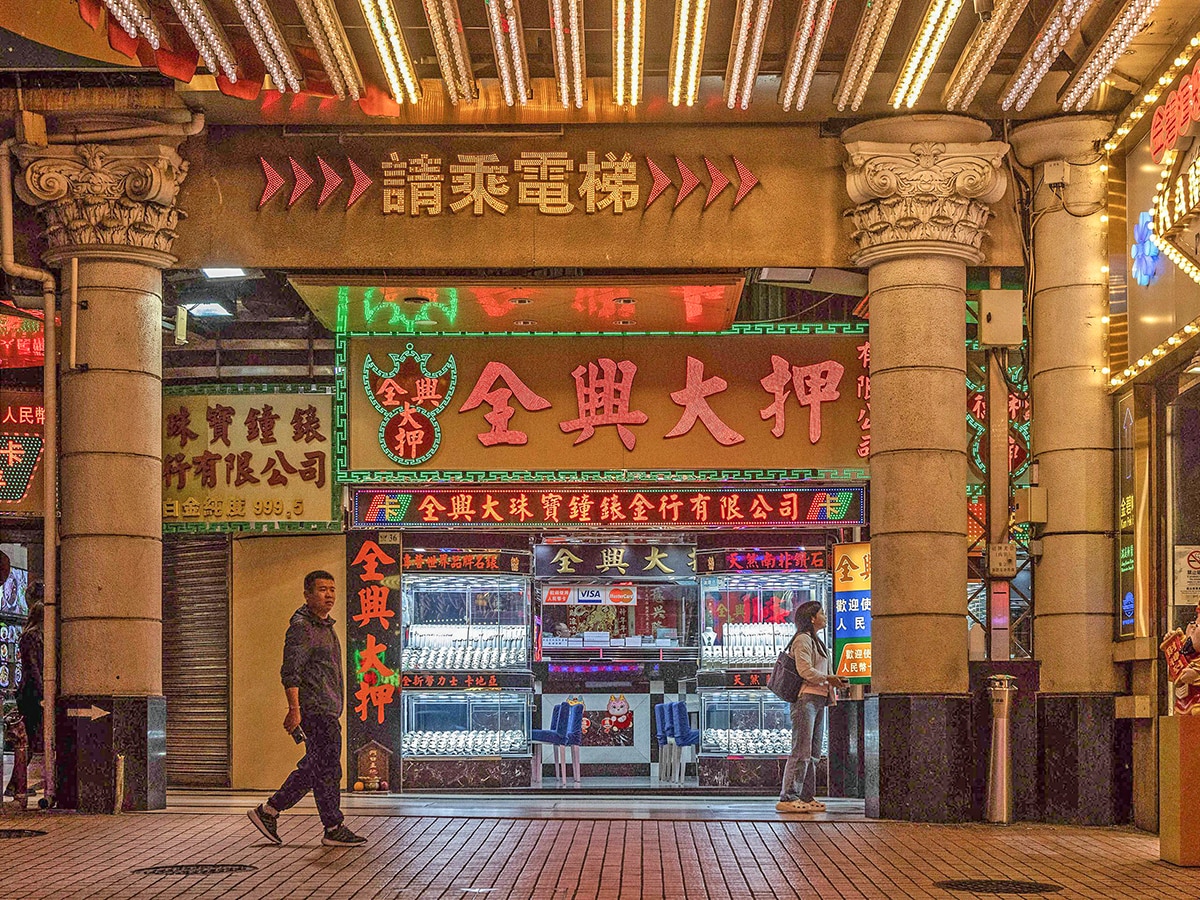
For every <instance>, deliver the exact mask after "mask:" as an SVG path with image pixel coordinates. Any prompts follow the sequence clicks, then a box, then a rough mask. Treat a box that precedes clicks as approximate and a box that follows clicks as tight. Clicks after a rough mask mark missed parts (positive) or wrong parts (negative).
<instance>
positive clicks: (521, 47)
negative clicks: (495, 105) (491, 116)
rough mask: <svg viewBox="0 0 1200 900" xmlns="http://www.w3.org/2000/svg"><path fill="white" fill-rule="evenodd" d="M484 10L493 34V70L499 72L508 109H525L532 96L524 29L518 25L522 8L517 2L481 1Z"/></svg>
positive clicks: (506, 0) (503, 0) (504, 0)
mask: <svg viewBox="0 0 1200 900" xmlns="http://www.w3.org/2000/svg"><path fill="white" fill-rule="evenodd" d="M483 6H484V9H486V10H487V17H488V31H489V32H490V33H491V35H492V51H493V52H494V53H495V54H496V71H497V72H499V73H500V88H501V90H502V91H503V92H504V102H505V103H507V104H508V105H509V106H512V105H513V104H514V103H518V102H519V103H520V104H521V105H522V106H524V105H525V104H526V103H528V102H529V98H530V95H531V91H530V87H529V62H528V60H526V58H525V30H524V28H523V27H522V26H521V6H520V4H519V3H518V2H517V0H483Z"/></svg>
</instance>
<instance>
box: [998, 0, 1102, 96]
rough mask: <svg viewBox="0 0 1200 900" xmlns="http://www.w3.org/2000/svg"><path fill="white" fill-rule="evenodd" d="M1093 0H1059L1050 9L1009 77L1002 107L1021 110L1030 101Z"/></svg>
mask: <svg viewBox="0 0 1200 900" xmlns="http://www.w3.org/2000/svg"><path fill="white" fill-rule="evenodd" d="M1094 2H1095V0H1058V2H1057V3H1055V4H1054V9H1052V10H1051V11H1050V15H1049V16H1048V17H1047V19H1046V22H1045V24H1044V25H1043V26H1042V30H1041V31H1040V32H1039V33H1038V36H1037V39H1036V40H1035V41H1034V42H1033V44H1032V46H1030V48H1029V49H1028V50H1027V51H1025V56H1024V57H1022V59H1021V62H1020V64H1019V65H1018V66H1017V71H1016V72H1015V73H1014V74H1013V77H1012V78H1011V79H1009V82H1008V84H1007V85H1006V86H1005V89H1004V93H1003V94H1002V95H1001V97H1000V105H1001V106H1002V107H1004V109H1006V110H1007V109H1013V108H1016V109H1017V110H1022V109H1024V108H1025V105H1026V104H1027V103H1029V100H1030V98H1031V97H1032V96H1033V92H1034V91H1036V90H1037V88H1038V85H1040V84H1041V83H1042V79H1043V78H1045V77H1046V73H1047V72H1049V71H1050V67H1051V66H1052V65H1054V61H1055V60H1056V59H1058V56H1059V54H1060V53H1062V51H1063V48H1064V47H1066V46H1067V42H1068V41H1069V40H1070V39H1071V36H1072V35H1074V34H1075V32H1076V31H1078V30H1079V23H1080V22H1082V21H1083V17H1084V15H1085V14H1086V13H1087V11H1088V10H1089V9H1091V8H1092V4H1093V3H1094Z"/></svg>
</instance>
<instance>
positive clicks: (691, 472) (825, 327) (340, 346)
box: [333, 322, 868, 485]
mask: <svg viewBox="0 0 1200 900" xmlns="http://www.w3.org/2000/svg"><path fill="white" fill-rule="evenodd" d="M748 334H768V335H814V334H823V335H831V334H832V335H866V334H868V325H867V323H866V322H802V323H799V324H793V323H784V322H750V323H735V324H734V325H733V327H732V328H731V329H730V330H728V331H639V332H629V333H628V334H626V333H621V334H614V333H613V332H611V331H573V332H565V331H563V332H520V333H516V332H505V333H504V334H503V336H507V337H556V338H578V337H628V336H631V335H632V336H638V337H734V336H739V335H748ZM421 336H422V337H430V338H495V337H498V336H501V335H499V334H497V333H491V332H486V333H485V332H431V333H429V334H423V335H421ZM388 337H390V338H404V339H408V338H411V337H413V335H407V334H394V333H392V332H384V333H367V332H347V333H338V334H336V335H334V345H335V352H336V357H337V359H336V364H335V368H334V371H335V394H334V400H333V420H334V432H335V433H336V435H337V446H336V447H335V448H334V470H335V477H336V478H337V480H338V482H340V483H342V484H351V485H352V484H423V483H428V482H438V481H459V482H465V483H470V484H493V483H506V482H508V483H512V482H563V481H578V482H588V483H591V482H623V481H639V482H643V481H644V482H672V481H673V482H712V481H763V480H769V479H781V480H787V481H796V480H801V479H815V480H821V481H865V480H867V478H868V470H867V469H865V468H841V469H629V470H625V469H517V470H511V471H509V470H505V471H489V470H482V469H479V470H476V469H462V470H458V469H421V470H418V471H412V472H402V471H393V470H390V469H385V470H372V469H351V468H350V459H349V427H348V416H347V410H348V395H347V379H348V366H347V363H348V362H349V359H348V357H349V351H350V339H351V338H388Z"/></svg>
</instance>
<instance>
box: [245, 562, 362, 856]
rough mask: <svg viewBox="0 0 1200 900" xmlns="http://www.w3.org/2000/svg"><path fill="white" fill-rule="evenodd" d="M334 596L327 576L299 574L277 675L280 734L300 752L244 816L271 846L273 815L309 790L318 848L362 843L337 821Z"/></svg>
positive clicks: (338, 691)
mask: <svg viewBox="0 0 1200 900" xmlns="http://www.w3.org/2000/svg"><path fill="white" fill-rule="evenodd" d="M336 598H337V587H336V584H335V583H334V580H333V576H332V575H330V574H329V573H328V572H325V571H321V570H320V569H318V570H317V571H315V572H309V573H308V574H307V575H305V576H304V605H303V606H301V607H300V608H299V609H298V610H296V612H295V614H294V615H293V616H292V621H291V624H289V625H288V630H287V637H286V638H284V642H283V667H282V668H281V669H280V672H279V674H280V676H281V678H282V680H283V690H284V693H285V694H286V695H287V704H288V710H287V715H286V716H284V717H283V730H284V731H286V732H287V733H288V734H290V735H292V737H293V738H295V740H296V742H297V743H300V742H301V741H305V742H306V744H307V746H306V747H305V751H306V752H305V754H304V758H303V759H302V760H300V762H299V763H298V764H297V766H296V770H295V771H294V772H292V774H291V775H289V776H288V777H287V781H285V782H284V783H283V787H281V788H280V789H279V790H278V791H276V792H275V794H274V795H273V796H272V797H271V799H270V800H268V801H267V802H266V803H263V804H261V805H260V806H257V807H255V808H254V809H252V810H250V811H249V812H248V813H247V814H246V815H248V816H249V817H250V821H251V822H253V823H254V825H255V827H256V828H258V830H259V831H261V832H262V833H263V834H264V835H266V836H267V838H268V839H270V840H271V841H274V842H275V843H276V844H282V843H283V839H282V838H281V837H280V836H279V814H280V813H281V812H283V811H284V810H285V809H291V808H292V807H293V806H295V805H296V804H297V803H299V802H300V798H301V797H303V796H304V795H305V794H307V793H308V792H309V791H310V790H311V791H312V792H313V796H314V797H315V798H316V801H317V811H318V812H320V814H321V823H322V824H323V825H324V826H325V836H324V837H322V838H321V843H322V844H324V845H326V846H327V847H354V846H357V845H359V844H365V843H366V842H367V839H366V838H364V837H360V836H359V835H357V834H355V833H354V832H353V831H351V830H350V829H349V828H347V827H346V826H345V824H343V821H342V819H343V817H342V810H341V784H342V726H341V723H340V722H339V721H338V716H340V715H341V714H342V699H343V697H344V695H345V688H344V682H343V680H342V648H341V645H340V644H339V643H338V639H337V635H336V634H335V633H334V630H333V619H332V618H330V616H329V611H330V610H332V609H333V604H334V601H335V600H336Z"/></svg>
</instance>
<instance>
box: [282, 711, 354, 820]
mask: <svg viewBox="0 0 1200 900" xmlns="http://www.w3.org/2000/svg"><path fill="white" fill-rule="evenodd" d="M300 727H301V728H303V729H304V734H305V736H306V738H307V740H306V747H305V749H306V751H307V752H305V754H304V759H302V760H300V762H299V763H298V764H297V766H296V769H295V771H294V772H292V774H291V775H289V776H288V777H287V781H285V782H284V783H283V787H281V788H280V789H279V790H278V791H276V792H275V795H274V796H273V797H272V798H271V799H270V800H268V801H267V803H269V804H270V806H271V808H272V809H274V810H276V811H277V812H283V811H284V810H285V809H291V808H292V807H293V806H295V805H296V804H297V803H299V802H300V798H301V797H303V796H304V795H305V794H307V793H308V792H309V791H310V790H311V791H312V792H313V797H314V798H315V799H316V801H317V812H319V813H320V814H321V823H322V824H323V825H324V826H325V827H326V828H336V827H337V826H338V825H341V824H342V812H341V800H342V790H341V785H342V725H341V723H340V722H339V721H338V718H337V716H322V715H318V714H316V713H303V714H302V718H301V721H300Z"/></svg>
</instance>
